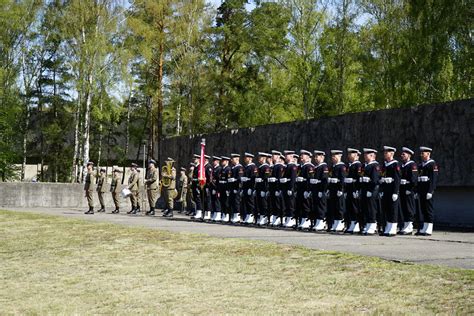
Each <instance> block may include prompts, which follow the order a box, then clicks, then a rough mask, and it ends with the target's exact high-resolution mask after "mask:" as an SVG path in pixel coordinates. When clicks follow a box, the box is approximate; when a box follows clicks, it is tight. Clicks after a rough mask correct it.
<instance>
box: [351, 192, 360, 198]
mask: <svg viewBox="0 0 474 316" xmlns="http://www.w3.org/2000/svg"><path fill="white" fill-rule="evenodd" d="M352 197H353V198H354V199H357V198H359V191H354V192H352Z"/></svg>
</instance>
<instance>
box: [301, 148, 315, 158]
mask: <svg viewBox="0 0 474 316" xmlns="http://www.w3.org/2000/svg"><path fill="white" fill-rule="evenodd" d="M300 155H308V156H310V157H313V154H312V153H311V152H309V151H307V150H305V149H301V150H300Z"/></svg>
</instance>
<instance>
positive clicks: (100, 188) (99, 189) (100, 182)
mask: <svg viewBox="0 0 474 316" xmlns="http://www.w3.org/2000/svg"><path fill="white" fill-rule="evenodd" d="M97 192H101V193H104V192H107V191H106V190H105V175H103V174H100V175H99V179H98V181H97Z"/></svg>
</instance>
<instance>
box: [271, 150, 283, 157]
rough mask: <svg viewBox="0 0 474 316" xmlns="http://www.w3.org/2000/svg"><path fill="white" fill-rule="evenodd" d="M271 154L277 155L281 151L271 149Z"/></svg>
mask: <svg viewBox="0 0 474 316" xmlns="http://www.w3.org/2000/svg"><path fill="white" fill-rule="evenodd" d="M272 155H278V156H281V155H282V154H281V152H280V151H278V150H272Z"/></svg>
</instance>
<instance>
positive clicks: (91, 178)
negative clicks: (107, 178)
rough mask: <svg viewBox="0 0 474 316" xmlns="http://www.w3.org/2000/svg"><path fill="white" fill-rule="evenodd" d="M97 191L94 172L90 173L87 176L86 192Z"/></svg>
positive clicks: (85, 182)
mask: <svg viewBox="0 0 474 316" xmlns="http://www.w3.org/2000/svg"><path fill="white" fill-rule="evenodd" d="M94 189H95V175H94V171H93V170H91V171H88V172H87V174H86V179H85V181H84V190H85V191H94Z"/></svg>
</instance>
